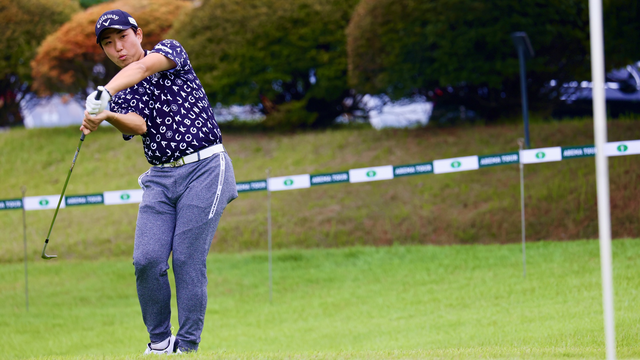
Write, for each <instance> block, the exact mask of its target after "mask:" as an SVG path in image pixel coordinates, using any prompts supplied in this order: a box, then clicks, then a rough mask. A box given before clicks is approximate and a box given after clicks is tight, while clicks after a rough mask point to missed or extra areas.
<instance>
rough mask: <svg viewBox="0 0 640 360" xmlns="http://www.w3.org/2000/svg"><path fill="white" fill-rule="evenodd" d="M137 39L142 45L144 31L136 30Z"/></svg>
mask: <svg viewBox="0 0 640 360" xmlns="http://www.w3.org/2000/svg"><path fill="white" fill-rule="evenodd" d="M136 37H137V38H138V41H139V42H141V43H142V29H141V28H138V30H136Z"/></svg>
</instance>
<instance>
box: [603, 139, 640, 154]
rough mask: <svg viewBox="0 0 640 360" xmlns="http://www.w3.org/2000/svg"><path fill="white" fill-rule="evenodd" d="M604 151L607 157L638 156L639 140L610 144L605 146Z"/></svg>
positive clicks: (639, 150)
mask: <svg viewBox="0 0 640 360" xmlns="http://www.w3.org/2000/svg"><path fill="white" fill-rule="evenodd" d="M604 151H605V154H606V155H607V156H623V155H638V154H640V140H632V141H617V142H610V143H607V144H605V146H604Z"/></svg>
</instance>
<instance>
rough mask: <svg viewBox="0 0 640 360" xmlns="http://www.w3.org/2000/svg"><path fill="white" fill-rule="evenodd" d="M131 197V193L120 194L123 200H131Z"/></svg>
mask: <svg viewBox="0 0 640 360" xmlns="http://www.w3.org/2000/svg"><path fill="white" fill-rule="evenodd" d="M130 198H131V195H129V194H122V195H120V199H122V200H129V199H130Z"/></svg>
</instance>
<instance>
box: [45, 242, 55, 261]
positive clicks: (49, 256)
mask: <svg viewBox="0 0 640 360" xmlns="http://www.w3.org/2000/svg"><path fill="white" fill-rule="evenodd" d="M47 244H49V239H47V240H45V241H44V247H43V248H42V258H43V259H45V260H51V259H53V258H57V257H58V255H47V254H46V253H45V251H46V250H47Z"/></svg>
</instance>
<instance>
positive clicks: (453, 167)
mask: <svg viewBox="0 0 640 360" xmlns="http://www.w3.org/2000/svg"><path fill="white" fill-rule="evenodd" d="M479 167H480V166H479V164H478V156H476V155H474V156H464V157H459V158H451V159H443V160H434V161H433V172H434V173H436V174H444V173H451V172H458V171H467V170H478V168H479Z"/></svg>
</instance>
